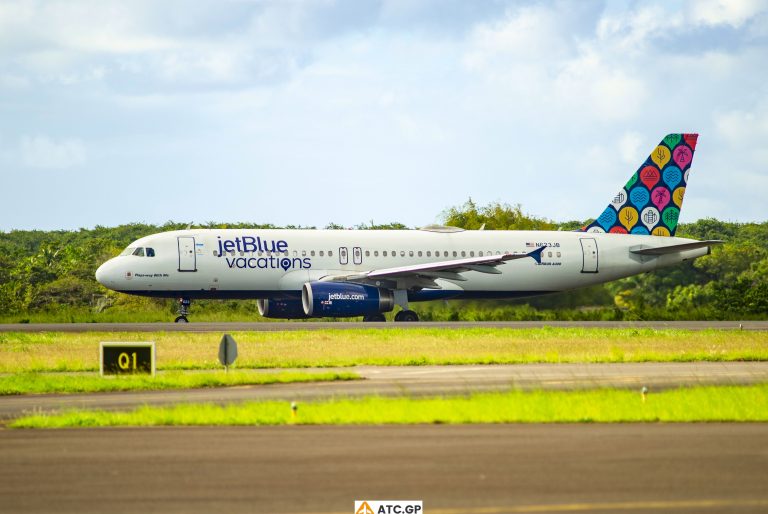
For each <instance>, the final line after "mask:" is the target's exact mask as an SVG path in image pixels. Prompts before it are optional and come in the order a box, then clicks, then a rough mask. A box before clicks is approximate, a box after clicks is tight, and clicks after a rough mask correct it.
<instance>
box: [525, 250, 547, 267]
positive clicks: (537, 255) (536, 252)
mask: <svg viewBox="0 0 768 514" xmlns="http://www.w3.org/2000/svg"><path fill="white" fill-rule="evenodd" d="M546 248H547V247H546V246H540V247H538V248H536V249H535V250H534V251H532V252H528V253H527V254H525V255H526V257H531V258H532V259H533V260H534V261H536V262H538V263H539V264H541V252H543V251H544V250H545V249H546Z"/></svg>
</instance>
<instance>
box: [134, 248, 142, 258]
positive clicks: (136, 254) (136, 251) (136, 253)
mask: <svg viewBox="0 0 768 514" xmlns="http://www.w3.org/2000/svg"><path fill="white" fill-rule="evenodd" d="M133 255H135V256H136V257H144V248H136V249H135V250H134V251H133Z"/></svg>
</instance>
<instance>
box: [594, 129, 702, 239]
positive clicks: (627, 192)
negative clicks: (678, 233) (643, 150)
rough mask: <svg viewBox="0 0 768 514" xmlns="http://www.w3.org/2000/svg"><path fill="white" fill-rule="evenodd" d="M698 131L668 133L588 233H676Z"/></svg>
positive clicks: (665, 234)
mask: <svg viewBox="0 0 768 514" xmlns="http://www.w3.org/2000/svg"><path fill="white" fill-rule="evenodd" d="M698 137H699V135H698V134H669V135H668V136H666V137H665V138H664V139H662V140H661V142H660V143H659V146H657V147H656V148H655V149H654V150H653V152H651V155H649V156H648V158H647V159H646V160H645V162H644V163H643V164H642V165H641V166H640V168H639V169H638V170H637V171H636V172H635V174H634V175H632V178H630V179H629V182H627V185H625V186H624V188H623V189H621V190H620V191H619V192H618V193H617V194H616V196H615V197H614V198H613V200H612V201H611V203H610V204H609V205H608V207H606V209H605V210H604V211H603V213H602V214H600V216H598V217H597V219H596V220H595V221H594V222H592V223H590V224H589V225H587V226H586V227H584V228H582V230H583V231H586V232H613V233H618V234H644V235H648V234H653V235H654V236H674V235H675V230H676V229H677V218H678V217H679V216H680V209H681V208H682V206H683V196H684V195H685V186H686V184H687V183H688V172H689V171H690V167H691V161H693V152H694V150H696V139H697V138H698Z"/></svg>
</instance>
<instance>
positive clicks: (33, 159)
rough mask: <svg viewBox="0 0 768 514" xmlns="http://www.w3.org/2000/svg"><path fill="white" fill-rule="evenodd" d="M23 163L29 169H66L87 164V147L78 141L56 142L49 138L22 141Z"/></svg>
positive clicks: (37, 137) (39, 136)
mask: <svg viewBox="0 0 768 514" xmlns="http://www.w3.org/2000/svg"><path fill="white" fill-rule="evenodd" d="M20 146H21V162H22V164H23V165H24V166H26V167H29V168H45V169H65V168H72V167H75V166H79V165H82V164H83V163H85V162H86V157H87V155H86V150H85V145H84V144H83V142H82V141H80V140H78V139H62V140H60V141H55V140H53V139H51V138H49V137H47V136H42V135H38V136H24V137H22V139H21V145H20Z"/></svg>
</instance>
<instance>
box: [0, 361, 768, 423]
mask: <svg viewBox="0 0 768 514" xmlns="http://www.w3.org/2000/svg"><path fill="white" fill-rule="evenodd" d="M325 370H326V371H327V370H328V369H327V368H325ZM338 370H339V371H355V372H357V373H358V374H359V375H360V376H361V377H363V378H364V380H358V381H345V382H324V383H303V384H274V385H266V386H265V385H258V386H239V387H227V388H210V389H191V390H190V389H187V390H177V391H143V392H123V393H94V394H68V395H25V396H5V397H0V420H7V419H11V418H15V417H18V416H20V415H22V414H23V413H25V412H33V411H37V412H40V411H42V412H52V411H57V410H61V409H68V408H85V409H110V410H127V409H131V408H134V407H137V406H140V405H168V404H173V403H180V402H215V403H228V402H239V401H247V400H285V401H306V400H312V399H322V398H332V397H354V396H363V395H383V396H397V395H444V394H469V393H473V392H483V391H504V390H509V389H522V390H530V389H560V390H566V389H584V388H595V387H620V388H635V389H637V390H640V388H641V387H643V386H645V387H648V388H649V391H650V393H649V394H653V392H654V391H658V390H661V389H665V388H670V387H679V386H686V385H716V384H721V385H723V384H724V385H734V384H753V383H761V382H762V383H765V382H768V362H690V363H659V362H656V363H654V362H646V363H626V364H513V365H484V366H379V367H377V366H362V367H356V368H338ZM271 372H274V371H264V370H262V371H254V373H271Z"/></svg>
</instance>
